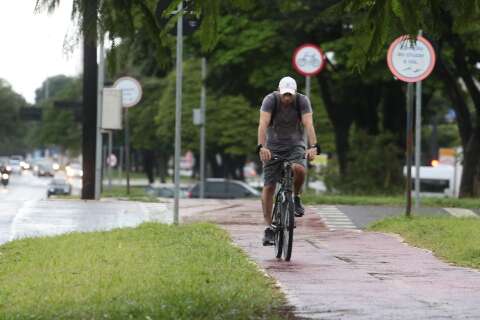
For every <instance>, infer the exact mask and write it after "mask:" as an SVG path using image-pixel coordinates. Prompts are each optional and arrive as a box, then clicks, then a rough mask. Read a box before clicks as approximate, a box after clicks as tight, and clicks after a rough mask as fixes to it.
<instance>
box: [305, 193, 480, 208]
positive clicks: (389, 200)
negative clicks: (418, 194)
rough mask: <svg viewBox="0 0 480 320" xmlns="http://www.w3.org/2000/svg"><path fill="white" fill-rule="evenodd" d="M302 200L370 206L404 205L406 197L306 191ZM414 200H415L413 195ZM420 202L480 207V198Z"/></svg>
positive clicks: (434, 198)
mask: <svg viewBox="0 0 480 320" xmlns="http://www.w3.org/2000/svg"><path fill="white" fill-rule="evenodd" d="M302 200H303V201H304V202H305V203H306V204H337V205H369V206H404V205H405V203H406V198H405V197H404V196H403V195H402V196H400V195H398V196H381V195H378V196H361V195H336V194H318V195H317V194H313V193H308V192H307V193H305V194H304V195H303V196H302ZM412 201H414V199H413V197H412ZM420 203H421V205H422V206H425V207H442V208H444V207H456V208H467V209H475V208H476V209H478V208H480V199H479V198H467V199H457V198H439V197H422V198H421V199H420Z"/></svg>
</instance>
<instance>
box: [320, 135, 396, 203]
mask: <svg viewBox="0 0 480 320" xmlns="http://www.w3.org/2000/svg"><path fill="white" fill-rule="evenodd" d="M401 156H402V152H401V150H400V148H398V147H397V146H396V145H395V143H394V140H393V136H392V135H390V134H385V133H383V134H380V135H378V136H371V135H368V134H366V133H365V132H363V131H357V132H355V134H354V135H353V138H352V139H351V142H350V149H349V155H348V159H347V170H346V171H347V172H346V175H345V176H344V177H342V176H340V173H339V169H338V168H339V166H338V161H336V159H333V160H332V161H329V164H328V167H327V169H326V172H325V185H326V187H327V190H329V191H330V192H340V193H344V194H395V193H399V192H401V191H402V190H403V187H404V179H403V174H402V166H403V161H402V160H401V159H402V158H401Z"/></svg>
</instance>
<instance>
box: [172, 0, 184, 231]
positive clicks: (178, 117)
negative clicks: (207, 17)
mask: <svg viewBox="0 0 480 320" xmlns="http://www.w3.org/2000/svg"><path fill="white" fill-rule="evenodd" d="M177 10H178V20H177V60H176V63H177V79H176V80H177V81H176V97H175V201H174V207H173V223H174V224H178V220H179V214H178V211H179V196H180V153H181V150H182V141H181V138H182V136H181V132H182V77H183V75H182V71H183V70H182V69H183V66H182V64H183V1H180V2H179V4H178V9H177Z"/></svg>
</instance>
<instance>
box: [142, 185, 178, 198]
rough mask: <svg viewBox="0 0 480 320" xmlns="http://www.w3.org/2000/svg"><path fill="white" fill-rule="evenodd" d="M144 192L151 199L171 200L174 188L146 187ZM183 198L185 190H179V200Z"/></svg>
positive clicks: (173, 195)
mask: <svg viewBox="0 0 480 320" xmlns="http://www.w3.org/2000/svg"><path fill="white" fill-rule="evenodd" d="M145 192H146V193H147V194H148V195H150V196H152V197H160V198H173V197H175V188H174V187H146V188H145ZM184 197H185V190H182V189H180V198H184Z"/></svg>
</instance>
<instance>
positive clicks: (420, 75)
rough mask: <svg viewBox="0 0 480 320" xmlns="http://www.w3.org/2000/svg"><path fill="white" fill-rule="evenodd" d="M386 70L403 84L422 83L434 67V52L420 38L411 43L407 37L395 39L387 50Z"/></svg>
mask: <svg viewBox="0 0 480 320" xmlns="http://www.w3.org/2000/svg"><path fill="white" fill-rule="evenodd" d="M387 63H388V68H389V69H390V71H391V72H392V73H393V75H394V76H395V77H397V78H398V79H400V80H402V81H405V82H417V81H422V80H423V79H425V78H426V77H428V76H429V75H430V73H431V72H432V70H433V67H434V66H435V50H433V47H432V45H431V44H430V42H429V41H428V40H427V39H425V38H424V37H422V36H418V37H417V40H416V41H411V39H410V38H409V37H408V36H401V37H398V38H397V39H395V41H393V42H392V44H391V45H390V47H389V48H388V53H387Z"/></svg>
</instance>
